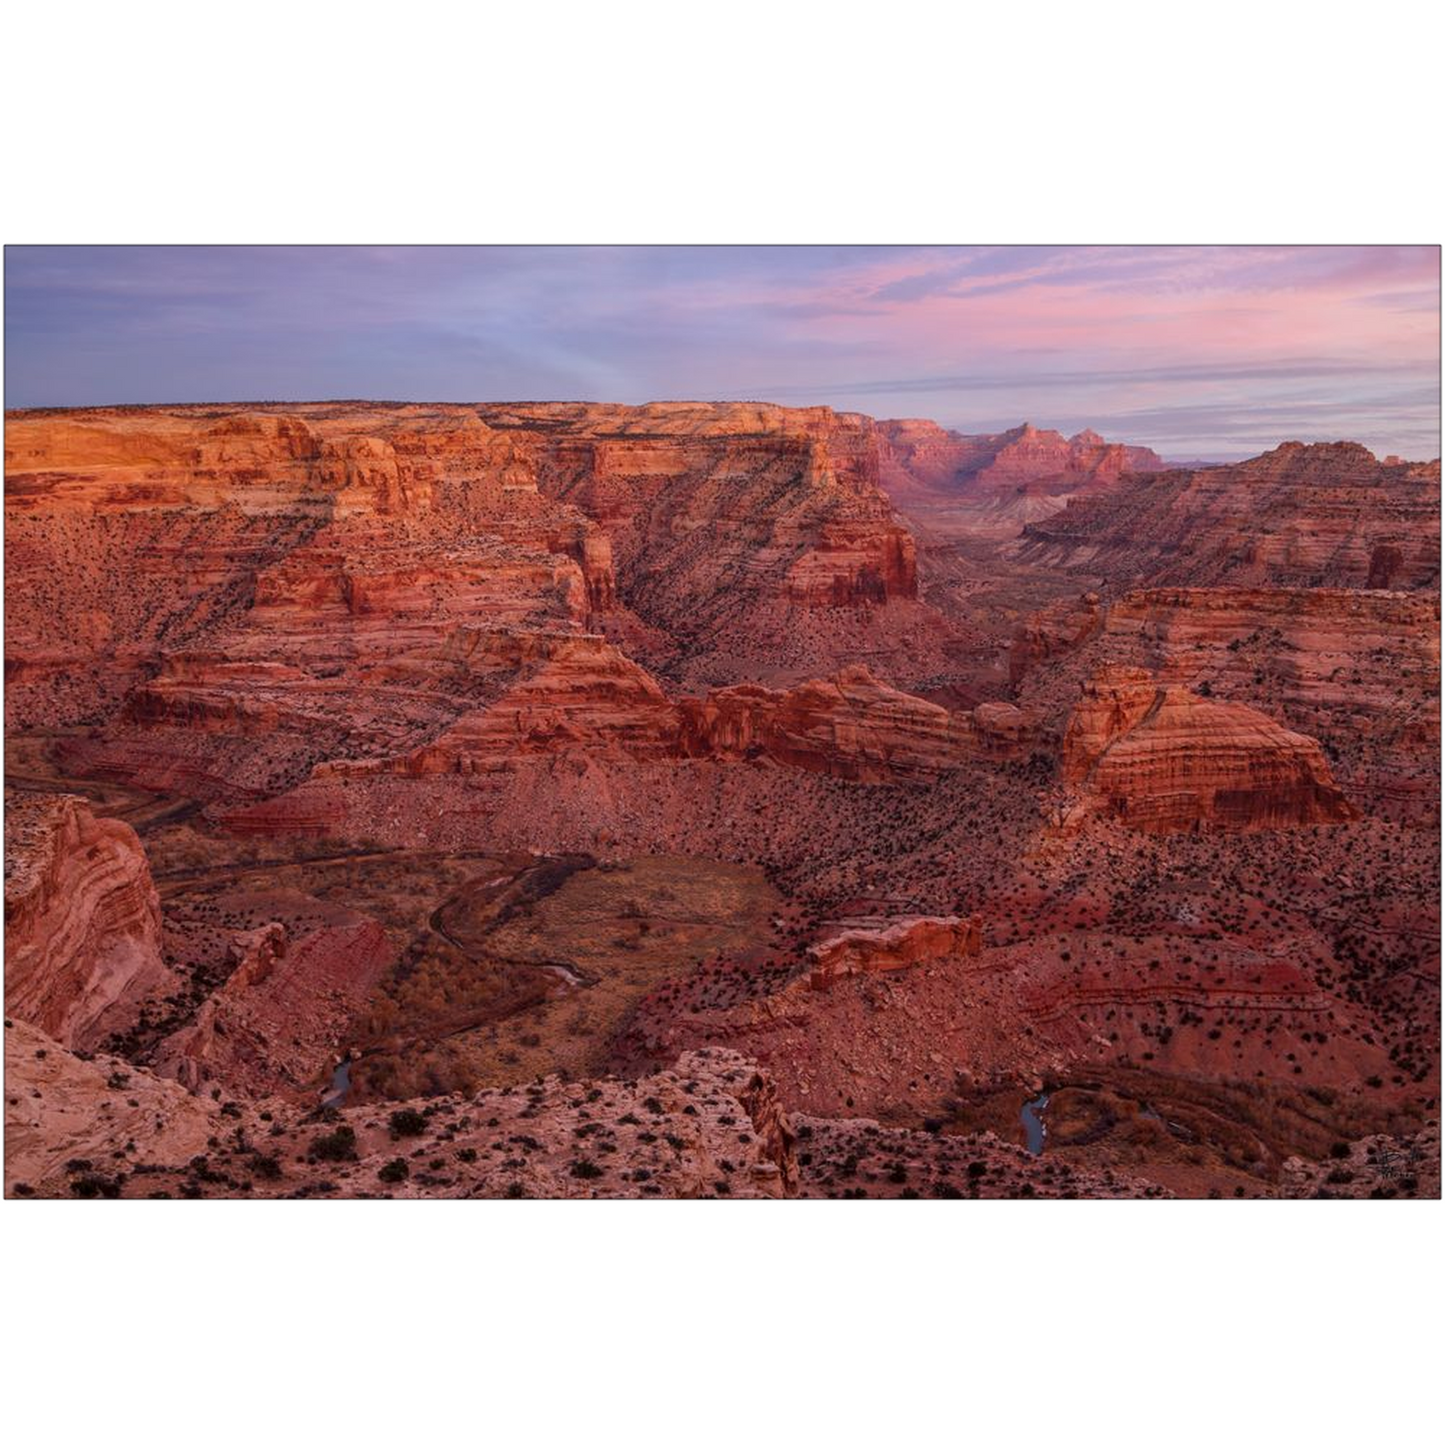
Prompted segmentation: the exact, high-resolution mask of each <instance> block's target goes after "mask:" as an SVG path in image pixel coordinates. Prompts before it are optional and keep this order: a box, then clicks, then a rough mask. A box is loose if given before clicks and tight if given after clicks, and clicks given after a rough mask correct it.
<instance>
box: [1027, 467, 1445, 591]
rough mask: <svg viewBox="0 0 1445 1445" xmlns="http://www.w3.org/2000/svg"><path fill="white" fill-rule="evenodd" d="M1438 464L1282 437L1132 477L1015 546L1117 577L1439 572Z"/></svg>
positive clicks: (1385, 583)
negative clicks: (1223, 462) (1206, 461)
mask: <svg viewBox="0 0 1445 1445" xmlns="http://www.w3.org/2000/svg"><path fill="white" fill-rule="evenodd" d="M1439 534H1440V463H1439V462H1438V461H1436V462H1430V463H1409V462H1400V463H1383V462H1378V461H1376V460H1375V458H1374V456H1373V455H1372V454H1371V453H1370V452H1369V451H1367V450H1366V449H1365V448H1364V447H1362V446H1358V445H1356V444H1355V443H1353V442H1336V443H1331V444H1321V445H1315V446H1304V445H1302V444H1301V443H1299V442H1286V443H1285V444H1284V445H1283V446H1280V447H1276V448H1275V450H1274V451H1272V452H1267V453H1265V454H1264V455H1263V456H1260V457H1255V458H1253V459H1252V460H1250V461H1247V462H1241V463H1239V464H1238V465H1237V466H1227V467H1209V468H1205V469H1203V470H1199V471H1170V472H1163V473H1160V474H1159V475H1157V476H1148V477H1137V476H1136V477H1131V478H1129V479H1127V480H1126V481H1124V482H1122V483H1121V484H1120V485H1119V486H1118V487H1116V488H1114V489H1113V490H1111V491H1108V492H1103V493H1099V494H1097V495H1094V496H1090V497H1084V498H1077V499H1075V500H1074V501H1072V502H1071V503H1070V504H1069V506H1068V507H1066V508H1065V509H1064V510H1063V511H1061V512H1059V513H1058V514H1057V515H1055V516H1052V517H1049V518H1047V519H1041V520H1036V521H1034V522H1032V523H1031V524H1030V525H1029V526H1028V527H1027V528H1025V530H1024V534H1023V536H1022V538H1021V539H1020V543H1019V547H1018V555H1019V556H1020V557H1021V558H1022V559H1024V560H1026V561H1028V562H1031V563H1033V564H1035V565H1048V566H1054V567H1064V568H1070V569H1074V570H1078V571H1082V572H1088V573H1092V574H1096V575H1099V576H1103V577H1107V578H1108V579H1110V580H1111V581H1112V582H1114V583H1115V584H1116V585H1127V586H1139V585H1153V586H1161V585H1185V586H1210V587H1212V586H1225V585H1228V586H1247V587H1254V586H1270V587H1280V586H1288V587H1359V588H1392V589H1394V590H1396V591H1408V590H1413V589H1416V588H1426V587H1437V586H1438V584H1439V576H1440V536H1439Z"/></svg>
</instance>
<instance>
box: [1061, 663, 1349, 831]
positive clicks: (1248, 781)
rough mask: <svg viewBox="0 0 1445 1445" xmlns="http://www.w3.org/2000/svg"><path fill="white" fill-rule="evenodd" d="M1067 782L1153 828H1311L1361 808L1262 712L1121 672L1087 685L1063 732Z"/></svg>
mask: <svg viewBox="0 0 1445 1445" xmlns="http://www.w3.org/2000/svg"><path fill="white" fill-rule="evenodd" d="M1063 778H1064V781H1065V782H1066V783H1068V784H1071V785H1073V786H1075V787H1078V788H1080V789H1082V790H1083V791H1084V792H1085V794H1086V796H1087V797H1088V798H1089V800H1090V806H1093V807H1097V808H1099V809H1100V810H1102V811H1104V812H1106V813H1107V814H1109V815H1110V816H1112V817H1115V818H1118V819H1119V820H1120V821H1122V822H1124V823H1126V824H1128V825H1129V826H1130V827H1135V828H1141V829H1144V830H1146V831H1150V832H1173V831H1177V830H1181V829H1194V828H1221V829H1227V830H1248V829H1256V828H1287V827H1304V826H1309V825H1313V824H1318V823H1339V822H1345V821H1347V820H1348V819H1350V818H1352V817H1354V816H1356V811H1355V809H1354V808H1352V807H1351V806H1350V804H1349V803H1348V802H1347V801H1346V800H1345V798H1344V796H1343V794H1341V793H1340V791H1339V789H1338V788H1336V787H1335V784H1334V779H1333V778H1332V777H1331V776H1330V770H1329V765H1328V763H1327V762H1326V761H1325V757H1324V754H1323V753H1322V752H1321V750H1320V746H1319V744H1318V743H1317V742H1315V740H1314V739H1313V738H1307V737H1303V736H1301V735H1300V734H1299V733H1292V732H1289V731H1287V730H1286V729H1285V728H1282V727H1280V726H1279V724H1278V723H1275V722H1273V721H1271V720H1270V719H1269V718H1267V717H1266V716H1265V715H1264V714H1263V713H1259V712H1256V711H1255V710H1254V709H1253V708H1248V707H1244V706H1242V705H1240V704H1238V703H1217V702H1211V701H1208V700H1206V699H1204V698H1201V697H1198V696H1196V695H1195V694H1193V693H1191V692H1189V691H1187V690H1186V689H1184V688H1180V687H1161V686H1160V685H1159V684H1158V682H1157V681H1156V679H1155V678H1153V677H1152V676H1151V675H1150V674H1149V673H1147V672H1145V671H1143V670H1141V669H1137V668H1116V669H1111V670H1109V671H1107V672H1105V673H1103V674H1102V675H1101V676H1099V677H1098V678H1096V679H1094V680H1093V681H1092V682H1090V683H1088V684H1086V686H1085V688H1084V694H1083V697H1082V698H1081V699H1080V701H1079V704H1078V706H1077V707H1076V708H1075V709H1074V713H1073V716H1072V718H1071V719H1070V721H1069V726H1068V730H1067V731H1066V733H1065V734H1064V746H1063Z"/></svg>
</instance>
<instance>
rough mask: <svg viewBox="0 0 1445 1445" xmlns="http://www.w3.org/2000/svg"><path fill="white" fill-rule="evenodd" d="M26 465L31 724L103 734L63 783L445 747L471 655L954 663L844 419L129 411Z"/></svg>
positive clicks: (250, 780) (27, 701)
mask: <svg viewBox="0 0 1445 1445" xmlns="http://www.w3.org/2000/svg"><path fill="white" fill-rule="evenodd" d="M7 447H8V450H7V457H6V465H7V482H6V487H7V491H6V506H7V520H8V523H9V525H8V527H7V533H6V548H7V567H8V569H9V575H10V576H11V577H12V578H13V579H15V585H14V586H13V587H12V589H11V593H10V600H11V617H10V624H11V625H10V629H9V631H8V632H7V649H8V650H7V657H6V675H7V689H8V697H9V700H10V705H11V709H12V718H13V721H14V722H15V723H17V724H18V725H19V726H21V727H31V726H41V725H43V726H48V727H54V726H57V725H74V724H77V723H83V724H89V725H91V726H92V727H94V726H95V725H96V724H105V725H106V730H105V732H104V734H103V735H101V736H99V737H90V738H82V739H77V740H74V741H72V742H70V743H68V744H67V745H66V754H67V756H66V760H67V762H68V763H69V764H70V765H72V766H74V767H76V768H80V769H85V770H87V771H91V772H97V773H101V774H104V775H108V776H112V777H116V778H124V779H128V780H130V781H134V782H139V783H141V784H143V785H145V786H149V787H153V788H158V789H163V790H176V791H181V792H185V793H187V794H188V795H190V796H195V797H199V798H202V799H207V800H210V799H220V800H224V801H244V800H247V799H254V798H258V797H263V796H267V795H269V794H272V793H275V792H277V791H281V790H282V789H284V788H286V787H289V786H293V785H294V784H296V783H297V782H299V781H301V779H302V778H304V777H305V776H306V775H307V774H308V773H309V772H310V770H311V769H312V768H314V767H315V766H316V765H317V764H319V763H321V762H324V761H326V760H328V759H332V758H342V759H348V760H365V759H368V758H371V759H375V758H383V757H395V756H397V755H400V754H402V753H406V752H411V751H414V750H416V749H419V748H422V747H424V746H425V745H426V744H427V743H429V742H430V741H432V740H435V739H436V738H438V737H439V736H441V735H442V734H443V733H444V732H445V731H446V730H447V729H448V728H449V727H451V726H452V725H453V724H455V723H456V722H457V721H458V720H459V719H460V718H461V717H462V716H463V715H464V714H466V713H468V712H469V711H471V710H472V709H473V705H474V703H475V698H473V697H469V696H458V695H457V693H456V690H455V687H454V685H453V684H454V682H455V679H454V678H453V677H452V675H451V674H450V673H446V674H445V675H443V676H440V677H438V676H430V677H429V676H428V675H427V667H426V663H427V661H428V660H431V661H435V660H436V652H437V649H438V648H440V647H443V646H444V645H445V640H446V638H447V637H448V636H450V635H451V634H452V633H453V632H455V631H456V630H457V629H458V628H475V627H478V626H485V627H488V628H494V629H495V628H511V629H515V630H517V631H519V632H525V633H535V632H537V631H539V630H543V629H547V630H563V631H566V630H570V631H573V632H575V633H578V634H581V633H583V632H584V631H585V630H587V629H589V628H590V629H593V630H599V629H600V630H601V631H603V632H605V633H606V634H607V635H609V636H612V637H614V638H615V639H617V640H619V641H624V642H626V643H627V644H628V645H629V648H630V650H631V651H633V652H634V653H635V654H636V655H638V656H640V657H642V658H643V659H644V660H646V661H648V662H649V663H653V664H662V665H666V666H667V667H668V668H669V670H670V671H672V672H673V673H675V674H681V675H683V676H695V677H697V678H698V679H699V680H701V681H726V680H730V679H731V677H733V676H736V675H738V673H739V672H744V673H745V672H747V671H749V670H750V669H751V668H752V661H753V658H754V656H757V657H758V658H767V659H769V660H770V661H771V662H772V664H773V665H774V666H775V667H776V666H777V665H779V663H780V662H782V664H783V665H784V666H785V667H786V668H787V669H790V670H792V671H794V672H797V671H801V672H803V673H804V674H805V675H806V673H807V672H809V671H815V670H819V669H815V668H814V667H812V666H810V665H809V664H810V659H816V661H817V662H818V663H820V664H823V665H836V661H837V660H839V659H840V658H846V657H847V655H848V654H849V653H850V652H853V651H855V650H858V649H862V650H870V649H871V650H874V651H881V652H884V653H889V654H893V655H899V656H900V657H904V656H906V657H909V658H911V659H916V661H912V662H910V663H909V664H908V665H910V666H915V665H916V667H917V668H918V670H919V671H920V672H921V673H927V672H929V671H931V670H936V669H937V667H938V666H939V665H940V664H941V660H942V658H943V656H944V654H943V652H942V650H941V645H942V640H943V633H944V632H946V628H944V627H943V625H942V622H941V619H939V618H938V617H936V616H935V615H934V614H932V613H931V612H929V611H928V609H925V608H922V607H921V606H920V604H918V603H917V602H916V601H915V600H914V599H915V595H916V591H917V579H916V573H915V564H914V551H913V539H912V537H911V536H910V534H909V533H908V532H907V531H906V530H905V529H904V528H902V527H900V526H898V525H897V524H896V523H895V522H894V521H893V518H892V510H891V507H890V504H889V502H888V500H887V498H886V497H885V496H884V495H883V493H882V492H881V491H880V490H879V488H878V485H877V474H878V451H877V442H876V436H875V433H874V429H873V424H872V422H871V421H869V420H868V419H867V418H864V417H859V416H852V415H846V414H838V413H834V412H832V411H829V410H828V409H826V408H811V409H804V410H799V411H793V410H789V409H787V408H782V407H765V406H733V405H723V406H654V407H641V408H626V407H602V406H532V407H480V408H476V407H471V408H469V407H423V406H404V407H386V406H366V405H345V404H336V405H319V406H300V407H295V408H287V409H286V410H285V411H276V410H271V411H267V410H263V409H250V408H232V409H220V410H215V411H211V410H207V409H204V408H154V409H137V410H134V411H132V410H110V411H96V412H78V413H66V414H63V415H61V416H54V415H47V416H36V417H27V416H25V415H21V416H18V417H16V418H13V419H12V420H11V423H10V427H9V430H8V432H7ZM809 619H813V620H809ZM785 653H786V654H787V656H786V660H785V661H784V654H785ZM400 678H404V679H405V681H406V683H407V687H405V688H403V687H400V686H398V685H397V682H398V680H399V679H400ZM475 683H476V679H475V678H469V679H467V680H466V681H465V683H464V684H462V685H463V687H471V686H474V685H475ZM604 693H605V688H604ZM545 705H546V700H545V699H544V698H538V697H533V696H529V697H527V698H524V699H522V700H520V702H519V706H521V707H522V708H523V710H524V712H530V711H532V710H534V709H536V708H539V707H541V708H544V707H545ZM573 710H574V709H572V708H571V707H570V706H569V705H567V704H563V705H562V713H563V714H564V715H566V714H568V713H569V712H571V711H573Z"/></svg>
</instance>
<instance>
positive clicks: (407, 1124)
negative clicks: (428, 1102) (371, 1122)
mask: <svg viewBox="0 0 1445 1445" xmlns="http://www.w3.org/2000/svg"><path fill="white" fill-rule="evenodd" d="M425 1133H426V1117H425V1116H424V1115H423V1114H421V1113H419V1112H418V1111H417V1110H415V1109H398V1110H397V1111H396V1113H394V1114H393V1115H392V1116H391V1137H392V1138H393V1139H414V1138H416V1136H417V1135H418V1134H425Z"/></svg>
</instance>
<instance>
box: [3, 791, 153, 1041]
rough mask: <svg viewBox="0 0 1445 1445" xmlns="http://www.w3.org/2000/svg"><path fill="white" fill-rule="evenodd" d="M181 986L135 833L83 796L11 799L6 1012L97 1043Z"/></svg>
mask: <svg viewBox="0 0 1445 1445" xmlns="http://www.w3.org/2000/svg"><path fill="white" fill-rule="evenodd" d="M175 984H176V979H175V976H174V975H173V974H172V973H171V971H170V970H169V969H168V968H167V967H166V965H165V963H164V961H163V960H162V957H161V947H160V902H159V899H158V898H157V896H156V890H155V887H154V885H153V884H152V882H151V875H150V868H149V867H148V865H147V863H146V858H145V854H144V852H143V851H142V849H141V846H140V841H139V839H137V837H136V835H135V833H134V831H133V830H132V829H131V828H129V827H128V826H127V825H126V824H124V823H121V822H116V821H113V820H109V819H100V818H96V817H95V816H94V815H93V814H92V813H91V811H90V809H89V808H88V807H87V806H86V804H85V802H84V800H83V799H80V798H73V797H67V796H39V797H31V798H21V799H17V800H13V801H12V800H9V799H7V801H6V809H5V1011H6V1013H7V1014H10V1015H12V1016H13V1017H15V1018H18V1019H24V1020H26V1021H27V1022H29V1023H32V1024H34V1025H35V1026H36V1027H38V1028H40V1029H43V1030H44V1031H45V1032H46V1033H48V1034H49V1035H50V1036H51V1037H52V1038H55V1039H58V1040H59V1041H60V1042H62V1043H64V1044H67V1045H70V1046H72V1047H75V1048H92V1047H94V1046H95V1045H96V1044H98V1043H99V1042H100V1041H101V1040H103V1039H104V1038H106V1037H107V1036H108V1035H109V1034H111V1033H113V1032H117V1031H120V1030H123V1029H125V1028H127V1027H129V1026H130V1025H131V1024H133V1023H134V1022H135V1020H136V1018H137V1016H138V1015H139V1013H140V1008H141V1005H142V1004H143V1003H144V1002H145V1000H146V999H148V998H151V997H154V996H157V995H160V994H164V993H167V992H169V991H170V990H171V989H172V988H173V987H174V986H175Z"/></svg>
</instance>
